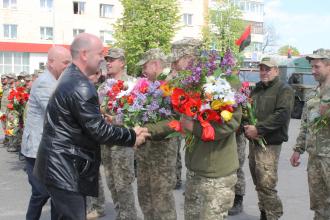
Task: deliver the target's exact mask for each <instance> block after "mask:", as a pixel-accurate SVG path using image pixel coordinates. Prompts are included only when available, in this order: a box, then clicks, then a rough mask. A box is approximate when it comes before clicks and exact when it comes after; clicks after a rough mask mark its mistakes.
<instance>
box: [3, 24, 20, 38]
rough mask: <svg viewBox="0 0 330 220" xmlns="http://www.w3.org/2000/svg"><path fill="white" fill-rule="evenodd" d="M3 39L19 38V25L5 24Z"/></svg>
mask: <svg viewBox="0 0 330 220" xmlns="http://www.w3.org/2000/svg"><path fill="white" fill-rule="evenodd" d="M3 37H4V38H5V39H16V38H17V25H16V24H4V25H3Z"/></svg>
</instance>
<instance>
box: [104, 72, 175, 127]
mask: <svg viewBox="0 0 330 220" xmlns="http://www.w3.org/2000/svg"><path fill="white" fill-rule="evenodd" d="M121 84H122V83H121V82H119V81H116V82H114V83H113V84H112V86H109V90H108V92H107V95H106V97H105V100H106V102H107V106H106V109H107V113H108V114H110V115H113V116H116V117H115V121H116V122H117V123H120V124H124V125H126V126H136V125H139V126H142V125H144V124H145V123H155V122H158V121H160V120H163V119H164V118H169V117H171V116H172V115H173V114H172V109H171V105H170V97H169V95H170V94H171V90H170V88H169V86H168V85H167V84H166V83H164V82H160V81H155V82H150V81H149V80H147V79H146V78H141V79H139V80H137V81H136V82H135V83H129V86H128V89H126V90H125V89H122V88H123V86H121Z"/></svg>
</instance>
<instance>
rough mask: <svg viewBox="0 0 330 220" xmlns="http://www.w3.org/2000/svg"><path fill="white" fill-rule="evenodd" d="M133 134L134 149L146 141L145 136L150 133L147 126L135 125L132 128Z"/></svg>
mask: <svg viewBox="0 0 330 220" xmlns="http://www.w3.org/2000/svg"><path fill="white" fill-rule="evenodd" d="M134 131H135V134H136V140H135V144H134V148H135V149H136V148H137V147H138V146H140V145H141V144H143V143H144V142H145V141H146V138H147V137H150V136H151V134H150V133H149V132H148V128H142V127H139V126H137V127H135V128H134Z"/></svg>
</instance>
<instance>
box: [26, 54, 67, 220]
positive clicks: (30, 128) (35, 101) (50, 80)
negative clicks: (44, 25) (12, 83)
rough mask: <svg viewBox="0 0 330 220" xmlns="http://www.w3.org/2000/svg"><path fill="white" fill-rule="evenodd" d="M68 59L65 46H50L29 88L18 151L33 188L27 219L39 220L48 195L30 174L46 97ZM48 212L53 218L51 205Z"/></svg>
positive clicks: (42, 120)
mask: <svg viewBox="0 0 330 220" xmlns="http://www.w3.org/2000/svg"><path fill="white" fill-rule="evenodd" d="M70 62H71V55H70V51H69V50H68V49H66V48H63V47H52V48H50V49H49V51H48V58H47V69H46V70H45V72H44V73H43V74H42V75H40V77H38V79H37V80H36V81H35V82H34V83H33V86H32V89H31V93H30V97H29V101H28V104H27V113H26V121H25V128H24V132H23V137H22V145H21V147H22V148H21V153H22V154H23V155H24V156H25V162H26V173H27V175H28V179H29V183H30V185H31V187H32V191H31V196H30V202H29V206H28V210H27V213H26V219H27V220H36V219H39V218H40V214H41V210H42V207H43V206H44V204H45V203H46V202H47V200H48V198H49V194H48V192H47V190H46V188H45V187H44V185H43V184H41V183H39V181H38V180H37V179H36V178H35V177H34V176H33V175H32V172H33V168H34V164H35V160H36V159H35V158H36V157H37V152H38V148H39V144H40V140H41V135H42V132H43V123H44V117H45V113H46V107H47V104H48V100H49V97H50V96H51V95H52V93H53V91H54V89H55V87H56V84H57V80H58V78H59V77H60V75H61V74H62V72H63V70H64V69H65V68H66V67H67V66H68V65H69V63H70ZM51 212H52V219H55V218H54V217H55V216H54V213H55V212H54V210H53V207H52V209H51Z"/></svg>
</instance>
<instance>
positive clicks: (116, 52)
mask: <svg viewBox="0 0 330 220" xmlns="http://www.w3.org/2000/svg"><path fill="white" fill-rule="evenodd" d="M105 58H114V59H118V58H124V59H125V50H124V49H121V48H110V49H109V51H108V54H107V55H106V56H105Z"/></svg>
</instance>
